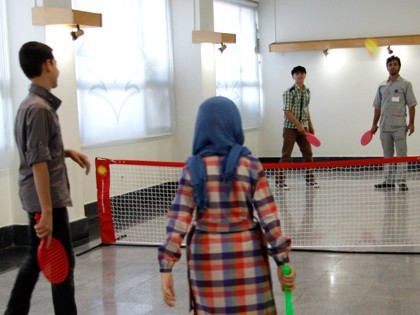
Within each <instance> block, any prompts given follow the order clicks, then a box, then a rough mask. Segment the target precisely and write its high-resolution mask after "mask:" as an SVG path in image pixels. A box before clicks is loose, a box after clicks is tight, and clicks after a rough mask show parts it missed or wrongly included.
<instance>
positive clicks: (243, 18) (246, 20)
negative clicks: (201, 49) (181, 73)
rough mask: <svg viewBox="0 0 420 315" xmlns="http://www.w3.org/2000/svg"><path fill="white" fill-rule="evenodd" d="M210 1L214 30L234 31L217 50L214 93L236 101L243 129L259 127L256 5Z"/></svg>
mask: <svg viewBox="0 0 420 315" xmlns="http://www.w3.org/2000/svg"><path fill="white" fill-rule="evenodd" d="M213 3H214V7H213V8H214V9H213V10H214V29H215V31H216V32H224V33H235V34H236V44H231V45H229V44H228V45H227V46H228V47H227V49H226V50H224V51H223V53H220V51H218V50H217V51H216V89H217V91H216V92H217V95H223V96H226V97H228V98H230V99H232V100H233V101H234V102H235V103H236V105H237V106H238V108H239V111H240V112H241V116H242V122H243V128H244V129H249V128H256V127H259V126H260V124H261V116H262V113H261V103H262V95H261V86H260V68H259V54H258V30H257V6H256V4H255V3H253V2H249V1H245V0H241V1H239V0H234V1H232V0H231V1H222V0H215V1H214V2H213ZM215 46H216V49H218V48H219V46H218V45H215Z"/></svg>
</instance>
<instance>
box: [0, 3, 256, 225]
mask: <svg viewBox="0 0 420 315" xmlns="http://www.w3.org/2000/svg"><path fill="white" fill-rule="evenodd" d="M170 3H171V9H172V16H171V18H172V24H173V33H172V36H173V46H174V47H173V52H174V65H173V66H174V79H175V87H174V89H175V103H176V106H177V108H176V128H175V132H174V134H173V135H172V136H168V137H158V138H151V139H144V140H143V141H140V142H137V143H128V144H121V145H114V146H103V147H99V148H95V149H87V150H84V153H86V154H87V155H88V156H89V158H90V161H91V163H92V166H93V170H92V172H91V174H90V175H89V176H85V175H84V173H83V171H82V170H81V169H80V168H79V167H78V166H77V165H74V164H73V163H72V162H70V161H68V163H67V165H68V170H69V177H70V178H69V179H70V186H71V191H72V199H73V204H74V207H72V208H71V209H69V213H70V219H71V220H75V219H80V218H82V217H84V209H83V205H84V204H86V203H90V202H94V201H96V181H95V170H94V160H95V158H96V157H103V158H110V159H136V160H156V161H184V160H186V158H187V157H188V156H189V155H190V154H191V144H192V136H193V130H194V121H195V115H196V112H197V109H198V106H199V105H200V103H201V102H202V101H203V100H204V98H205V97H207V96H208V95H205V94H204V92H203V84H202V80H206V77H205V72H203V71H202V68H201V62H202V59H201V45H199V44H192V43H191V32H192V30H193V29H194V9H193V1H185V0H171V1H170ZM7 5H8V8H9V10H8V11H9V13H8V16H9V21H8V23H9V37H10V38H11V39H13V40H11V43H10V55H11V62H12V70H11V71H12V82H11V86H12V92H11V93H12V104H13V113H15V112H16V110H17V108H18V106H19V104H20V102H21V100H22V99H23V98H24V97H25V96H26V93H27V87H28V85H29V81H28V79H27V78H25V76H24V75H23V74H22V71H21V70H20V67H19V64H18V59H17V54H18V51H19V49H20V47H21V45H22V44H23V43H25V42H26V41H30V40H37V41H41V42H46V43H47V44H48V45H50V46H51V47H52V48H53V49H54V54H55V57H56V59H57V61H58V66H59V69H60V77H59V87H58V88H57V89H55V90H54V91H52V92H53V93H54V94H55V95H57V96H58V97H59V98H61V99H62V101H63V104H62V106H61V107H60V109H59V110H58V115H59V117H60V122H61V127H62V133H63V140H64V144H65V146H66V147H69V148H70V147H71V148H74V149H77V150H80V140H79V133H78V115H77V99H76V97H77V95H76V82H75V71H74V51H73V49H72V45H73V42H72V41H71V40H70V36H68V33H69V29H66V28H60V27H47V28H44V27H42V26H32V25H31V13H30V12H31V7H32V5H33V3H32V1H12V0H8V2H7ZM16 16H19V17H20V18H19V19H16V18H14V17H16ZM85 32H89V29H86V30H85ZM60 33H61V35H60ZM209 62H210V64H211V61H209ZM213 64H214V62H213ZM206 93H207V94H208V93H211V92H209V91H206ZM213 95H214V94H213ZM248 135H249V136H248ZM247 137H248V138H247V143H246V144H247V145H248V146H249V147H250V148H251V149H253V150H254V152H256V149H257V141H258V138H257V131H256V130H253V131H249V132H247ZM14 151H15V150H14ZM13 154H14V157H15V158H14V164H13V165H12V166H11V168H10V170H9V171H5V172H3V173H2V174H1V176H0V187H3V186H5V187H10V191H4V190H1V191H0V198H1V197H3V198H2V200H4V201H5V202H6V203H7V204H6V205H5V206H4V207H3V208H4V209H5V211H2V212H1V213H0V227H1V226H7V225H11V224H25V223H26V221H27V218H26V215H25V212H24V211H22V210H21V205H20V200H19V198H18V197H17V196H18V188H17V178H18V173H17V159H16V158H17V154H16V152H14V153H13ZM8 200H10V201H8Z"/></svg>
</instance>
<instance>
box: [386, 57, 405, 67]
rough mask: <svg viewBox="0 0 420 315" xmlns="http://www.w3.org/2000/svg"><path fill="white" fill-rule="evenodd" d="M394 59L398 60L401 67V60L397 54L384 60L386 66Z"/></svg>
mask: <svg viewBox="0 0 420 315" xmlns="http://www.w3.org/2000/svg"><path fill="white" fill-rule="evenodd" d="M393 60H396V61H397V62H398V65H399V66H400V67H401V60H400V58H398V57H397V56H391V57H389V58H388V59H387V60H386V66H388V63H390V62H391V61H393Z"/></svg>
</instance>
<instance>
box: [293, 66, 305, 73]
mask: <svg viewBox="0 0 420 315" xmlns="http://www.w3.org/2000/svg"><path fill="white" fill-rule="evenodd" d="M297 72H301V73H306V69H305V68H304V67H302V66H296V67H294V68H293V69H292V75H294V74H295V73H297Z"/></svg>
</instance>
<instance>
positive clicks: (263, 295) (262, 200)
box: [158, 156, 290, 314]
mask: <svg viewBox="0 0 420 315" xmlns="http://www.w3.org/2000/svg"><path fill="white" fill-rule="evenodd" d="M203 159H204V162H205V165H206V170H207V182H206V185H207V194H208V200H209V201H208V207H207V208H206V209H203V210H199V211H196V212H195V217H194V223H193V224H192V225H191V222H192V219H193V215H194V211H195V208H196V207H195V204H194V198H193V185H192V182H191V177H190V175H189V171H188V169H187V168H184V169H183V171H182V174H181V179H180V181H179V186H178V190H177V193H176V196H175V199H174V201H173V203H172V206H171V208H170V211H169V213H168V215H167V218H168V223H167V227H166V230H167V236H166V242H165V243H164V244H163V245H161V246H160V247H159V255H158V258H159V262H160V271H161V272H169V271H171V270H172V267H173V265H174V263H176V262H177V261H178V260H179V259H180V257H181V250H180V246H181V243H182V240H183V239H184V237H185V235H186V234H187V232H188V231H189V232H190V233H189V236H188V240H187V261H188V277H189V283H190V292H191V305H192V309H194V314H277V313H276V307H275V303H274V298H273V292H272V283H271V275H270V266H269V262H268V256H267V254H270V255H271V256H272V257H273V258H274V260H275V262H276V263H277V265H281V264H283V263H284V262H288V256H287V249H288V248H289V246H290V240H289V239H288V238H286V237H285V236H283V235H282V232H281V228H280V221H279V217H278V212H277V208H276V205H275V203H274V200H273V197H272V195H271V192H270V190H269V187H268V183H267V181H266V179H265V177H264V172H263V168H262V165H261V164H260V162H259V161H258V159H256V158H254V157H252V156H246V157H242V158H241V159H240V160H239V166H238V168H237V177H236V180H235V183H234V184H233V188H232V192H231V193H230V195H228V194H227V193H226V192H225V189H224V188H225V187H224V183H223V182H222V181H221V175H220V169H221V162H222V159H223V158H222V157H218V156H209V157H204V158H203ZM254 209H255V211H254ZM254 212H255V214H256V216H257V217H258V219H259V223H258V222H256V220H255V219H254ZM190 225H191V229H190ZM261 228H262V229H261ZM267 242H268V244H270V247H271V248H270V250H269V251H267V246H266V245H267Z"/></svg>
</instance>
